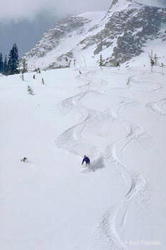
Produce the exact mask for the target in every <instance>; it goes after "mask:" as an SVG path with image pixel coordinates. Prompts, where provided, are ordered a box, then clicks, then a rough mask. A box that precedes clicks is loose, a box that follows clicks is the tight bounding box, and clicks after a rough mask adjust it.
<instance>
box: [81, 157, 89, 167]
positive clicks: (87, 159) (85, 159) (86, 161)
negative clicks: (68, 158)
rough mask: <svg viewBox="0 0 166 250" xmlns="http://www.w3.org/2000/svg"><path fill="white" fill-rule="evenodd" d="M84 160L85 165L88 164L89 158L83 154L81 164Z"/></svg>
mask: <svg viewBox="0 0 166 250" xmlns="http://www.w3.org/2000/svg"><path fill="white" fill-rule="evenodd" d="M84 162H85V163H86V165H90V159H89V157H88V156H86V155H84V158H83V160H82V165H83V164H84Z"/></svg>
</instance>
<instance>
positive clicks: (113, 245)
mask: <svg viewBox="0 0 166 250" xmlns="http://www.w3.org/2000/svg"><path fill="white" fill-rule="evenodd" d="M81 78H82V80H84V82H87V83H86V84H85V85H82V86H81V88H87V89H88V90H86V91H84V92H81V93H79V94H77V95H75V96H72V97H70V98H67V99H65V100H64V101H62V103H61V107H62V109H75V111H76V112H79V113H81V114H82V117H83V119H82V121H81V122H80V123H77V124H75V125H74V126H72V127H70V128H69V129H67V130H66V131H65V132H64V133H62V134H61V135H60V136H59V137H58V138H57V140H56V143H57V145H58V146H59V147H62V148H64V149H66V150H68V151H70V152H72V153H74V154H77V155H80V156H82V155H83V152H87V154H88V153H89V155H93V152H96V151H97V148H96V147H95V146H90V145H87V144H86V143H85V144H84V143H83V140H82V138H81V137H82V133H83V132H84V130H85V128H86V127H87V126H88V124H90V123H91V121H92V120H95V119H96V122H97V118H96V117H100V116H101V119H102V116H103V113H104V112H99V111H98V110H91V109H88V108H87V107H85V106H84V105H82V104H81V103H80V101H81V100H82V99H83V98H85V97H86V95H88V94H89V93H93V94H95V95H97V96H99V95H103V93H100V92H98V91H95V90H90V87H91V85H92V84H93V82H92V81H91V80H89V79H87V74H85V78H83V76H81ZM132 78H133V77H129V78H128V80H127V83H126V85H127V87H126V88H119V89H128V88H130V87H131V81H132ZM100 83H102V81H100ZM93 85H94V84H93ZM79 88H80V87H79ZM116 89H118V88H116ZM148 90H149V89H148ZM154 90H156V89H154ZM154 90H153V91H154ZM132 103H133V102H131V100H128V98H126V97H122V100H121V101H120V103H119V107H118V109H117V110H116V111H114V112H113V113H114V115H113V116H112V119H116V120H118V121H119V122H121V123H125V124H127V125H128V127H129V131H128V134H127V135H126V136H125V137H123V138H122V139H120V140H118V141H115V142H114V143H113V144H112V145H108V146H107V148H106V149H105V152H103V158H104V159H105V160H106V161H108V162H109V163H110V164H114V166H116V169H117V171H118V172H119V173H120V175H121V176H122V178H123V180H124V182H125V183H126V184H128V186H129V189H128V191H127V193H126V194H125V195H124V198H123V200H122V201H120V202H119V204H117V205H116V206H115V207H113V208H112V207H111V208H108V210H107V211H106V212H105V213H104V215H103V217H102V219H101V222H100V223H99V225H98V227H97V232H96V233H97V234H99V235H103V236H104V238H105V240H106V241H107V243H108V244H107V248H106V249H111V250H113V249H114V250H123V249H126V245H125V244H124V242H123V241H122V240H121V238H120V234H119V232H118V226H117V224H118V222H117V221H118V220H119V218H120V222H119V225H120V227H123V226H124V225H125V221H126V217H127V214H128V208H129V206H130V203H131V202H132V201H133V200H134V199H136V198H137V196H138V195H139V194H141V192H143V191H144V189H145V186H146V181H145V179H144V178H143V177H142V176H141V175H139V174H134V173H131V172H130V171H128V170H127V167H126V166H125V165H124V164H123V163H122V162H121V160H120V154H121V153H122V152H123V151H125V149H126V147H127V146H128V145H129V144H130V143H131V142H132V141H136V140H137V139H138V138H140V137H141V136H142V135H143V134H144V133H145V132H144V131H143V129H142V128H140V127H138V126H136V125H133V124H130V123H129V122H127V121H121V120H120V118H119V113H120V110H121V108H122V107H123V108H124V107H125V106H127V105H129V104H132ZM108 119H109V118H108ZM93 156H94V155H93ZM103 236H102V237H103ZM103 250H104V248H103Z"/></svg>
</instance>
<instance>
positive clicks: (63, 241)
mask: <svg viewBox="0 0 166 250" xmlns="http://www.w3.org/2000/svg"><path fill="white" fill-rule="evenodd" d="M157 44H158V46H157ZM161 45H162V46H161ZM151 48H153V49H155V52H156V53H157V54H158V56H159V57H160V60H162V62H163V63H165V64H166V61H165V58H164V57H162V55H163V54H164V51H165V49H166V48H165V47H164V44H163V43H162V44H159V41H158V43H156V44H154V43H153V42H151V43H149V45H148V47H147V48H145V50H146V54H144V55H141V56H140V57H137V58H134V59H133V61H132V64H129V65H128V67H127V68H126V67H125V66H123V67H120V68H118V69H117V68H106V67H105V68H102V69H100V68H97V67H94V66H93V67H90V68H89V67H86V66H85V65H87V64H89V61H87V62H84V63H83V64H82V65H81V66H80V65H77V64H76V65H75V66H74V65H73V66H72V67H71V68H67V69H58V70H50V71H45V72H42V74H36V79H33V77H32V76H33V74H32V73H27V74H25V81H22V80H21V78H20V76H19V75H16V76H8V77H1V78H0V104H1V105H0V113H1V116H0V120H1V121H0V128H1V129H0V138H1V140H0V152H1V188H0V195H1V206H0V213H1V223H0V246H1V249H3V250H11V249H12V250H34V249H35V250H55V249H58V250H76V249H77V250H110V249H111V250H122V249H127V250H145V249H147V248H149V249H154V250H165V245H166V240H165V231H166V204H165V200H166V197H165V196H166V195H165V188H166V184H165V175H166V168H165V162H166V154H165V147H166V132H165V127H166V95H165V93H166V84H165V82H166V69H165V68H164V72H163V73H162V69H161V68H160V67H159V66H157V67H155V68H154V69H153V72H151V69H150V66H149V58H148V52H149V50H150V49H151ZM161 58H162V59H161ZM131 65H132V67H131ZM80 69H81V71H82V74H80V73H79V71H80ZM42 78H43V79H44V81H45V85H42ZM28 86H30V87H31V88H32V89H33V92H34V95H29V94H28V92H27V87H28ZM84 154H87V155H88V156H89V157H90V159H91V161H92V164H91V166H90V167H89V168H86V167H83V166H81V161H82V157H83V155H84ZM23 157H27V158H28V162H26V163H24V162H21V161H20V160H21V159H22V158H23Z"/></svg>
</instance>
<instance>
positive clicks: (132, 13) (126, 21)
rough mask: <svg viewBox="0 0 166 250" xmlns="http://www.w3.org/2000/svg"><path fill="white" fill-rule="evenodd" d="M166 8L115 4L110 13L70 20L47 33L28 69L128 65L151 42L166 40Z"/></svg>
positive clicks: (130, 2) (125, 0) (131, 1)
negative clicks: (101, 63)
mask: <svg viewBox="0 0 166 250" xmlns="http://www.w3.org/2000/svg"><path fill="white" fill-rule="evenodd" d="M165 34H166V8H161V7H160V8H159V7H156V6H151V5H148V6H147V5H145V4H141V3H140V2H137V1H134V0H122V1H117V0H114V1H113V2H112V4H111V7H110V9H109V11H108V12H107V13H104V12H101V13H100V12H97V13H95V12H94V13H92V12H90V13H84V14H82V15H78V16H76V17H70V18H67V19H65V20H63V21H62V22H60V23H58V24H57V26H56V27H55V28H54V29H52V30H50V31H49V32H48V33H46V34H45V35H44V37H43V39H42V40H41V41H40V42H39V43H38V44H37V45H36V47H35V48H34V49H32V50H31V51H30V52H29V53H28V54H27V55H26V59H27V60H28V65H29V69H35V68H36V67H40V68H58V67H69V66H70V64H71V63H72V64H74V63H75V61H76V60H78V61H80V60H83V61H84V62H85V58H87V57H88V58H89V59H88V63H90V64H96V63H98V61H99V57H100V54H102V55H103V60H104V63H105V64H106V65H113V64H116V63H117V61H118V62H120V63H123V62H126V61H129V60H130V59H132V58H133V57H135V56H138V55H140V54H141V53H142V52H143V51H144V47H145V45H146V43H147V41H148V40H154V39H158V38H160V39H161V40H165Z"/></svg>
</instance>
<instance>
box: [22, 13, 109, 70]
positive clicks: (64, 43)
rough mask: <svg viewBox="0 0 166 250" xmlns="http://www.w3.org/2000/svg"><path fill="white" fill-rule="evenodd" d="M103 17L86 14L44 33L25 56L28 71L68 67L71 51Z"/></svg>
mask: <svg viewBox="0 0 166 250" xmlns="http://www.w3.org/2000/svg"><path fill="white" fill-rule="evenodd" d="M104 15H105V12H94V13H93V12H87V13H83V14H81V15H78V16H72V17H70V18H66V19H64V20H62V21H61V22H59V23H57V25H56V27H55V28H54V29H51V30H49V31H48V32H47V33H45V34H44V37H43V38H42V39H41V41H39V42H38V43H37V45H36V46H35V47H34V48H33V49H32V50H31V51H30V52H29V53H27V54H26V55H25V58H26V59H27V60H28V66H29V69H34V68H37V67H40V68H57V67H61V66H63V67H67V66H69V63H70V59H71V58H73V49H74V48H76V47H77V44H79V43H80V42H81V40H82V39H83V38H84V37H85V35H86V34H87V33H88V32H89V30H90V29H91V28H92V27H94V25H96V24H98V23H99V21H100V20H101V19H102V18H103V16H104Z"/></svg>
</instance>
